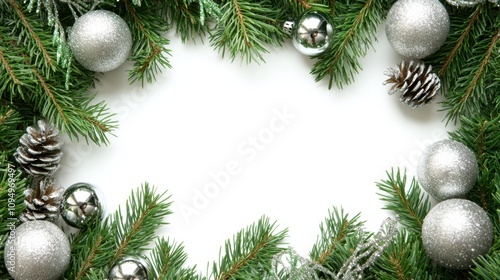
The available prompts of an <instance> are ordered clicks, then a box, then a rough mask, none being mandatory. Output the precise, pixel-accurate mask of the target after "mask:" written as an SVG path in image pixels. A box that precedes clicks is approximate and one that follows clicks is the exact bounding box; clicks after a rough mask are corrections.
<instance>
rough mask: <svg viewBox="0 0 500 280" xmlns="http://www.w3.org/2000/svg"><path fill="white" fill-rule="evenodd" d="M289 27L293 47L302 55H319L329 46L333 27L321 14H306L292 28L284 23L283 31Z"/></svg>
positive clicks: (315, 12)
mask: <svg viewBox="0 0 500 280" xmlns="http://www.w3.org/2000/svg"><path fill="white" fill-rule="evenodd" d="M287 26H288V27H287ZM290 27H291V30H290V32H291V36H292V42H293V45H294V46H295V48H296V49H297V50H298V51H299V52H300V53H302V54H305V55H309V56H315V55H319V54H321V53H323V52H324V51H325V50H326V49H327V48H328V47H329V46H330V44H331V41H332V36H333V27H332V24H331V22H330V19H329V18H328V16H327V15H325V14H323V13H320V12H317V11H309V12H306V13H304V14H303V15H302V16H301V17H299V18H298V19H297V20H296V21H295V22H294V23H293V25H292V26H290V22H287V23H285V26H284V29H285V30H287V29H289V28H290Z"/></svg>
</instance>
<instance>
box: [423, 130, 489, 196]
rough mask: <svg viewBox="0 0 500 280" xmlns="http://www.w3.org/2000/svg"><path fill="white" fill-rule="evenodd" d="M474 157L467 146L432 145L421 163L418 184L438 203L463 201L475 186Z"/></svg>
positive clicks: (437, 143)
mask: <svg viewBox="0 0 500 280" xmlns="http://www.w3.org/2000/svg"><path fill="white" fill-rule="evenodd" d="M478 172H479V169H478V166H477V160H476V156H475V154H474V153H473V152H472V151H471V150H470V149H469V148H468V147H467V146H465V145H464V144H462V143H460V142H457V141H453V140H441V141H438V142H435V143H433V144H431V145H429V146H428V147H427V148H426V149H425V150H424V152H423V153H422V156H421V157H420V159H419V161H418V166H417V178H418V182H419V183H420V185H421V186H422V188H424V189H425V190H426V191H427V193H429V194H430V195H431V196H432V197H434V198H435V199H437V200H445V199H449V198H460V197H464V196H465V194H466V193H468V192H469V191H470V190H471V189H472V188H473V187H474V185H475V184H476V181H477V176H478Z"/></svg>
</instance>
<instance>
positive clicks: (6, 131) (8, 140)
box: [0, 103, 33, 157]
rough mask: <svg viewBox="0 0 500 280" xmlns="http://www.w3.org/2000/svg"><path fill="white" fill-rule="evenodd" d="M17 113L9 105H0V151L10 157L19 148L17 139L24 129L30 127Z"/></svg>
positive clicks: (29, 122)
mask: <svg viewBox="0 0 500 280" xmlns="http://www.w3.org/2000/svg"><path fill="white" fill-rule="evenodd" d="M32 124H33V121H32V120H27V119H26V118H25V117H23V116H22V115H21V114H20V113H19V111H17V110H15V109H14V108H12V107H11V106H9V105H6V104H2V103H0V135H2V137H1V138H0V151H4V152H5V153H6V154H8V155H9V157H12V155H13V154H14V151H15V149H17V147H18V146H19V139H20V138H21V136H22V135H23V134H24V128H25V127H27V126H29V125H32Z"/></svg>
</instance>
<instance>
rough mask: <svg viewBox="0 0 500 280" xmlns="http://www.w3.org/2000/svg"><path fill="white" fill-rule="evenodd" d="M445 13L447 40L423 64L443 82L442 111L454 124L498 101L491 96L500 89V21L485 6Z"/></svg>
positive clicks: (488, 7) (496, 14)
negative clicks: (434, 71)
mask: <svg viewBox="0 0 500 280" xmlns="http://www.w3.org/2000/svg"><path fill="white" fill-rule="evenodd" d="M448 10H449V12H450V14H451V16H450V32H449V35H448V38H447V40H446V42H445V44H444V46H443V47H442V48H441V49H440V50H439V51H438V52H436V53H435V54H434V55H433V56H431V57H430V58H428V59H426V61H428V63H431V64H432V65H433V66H435V69H436V70H437V71H438V75H439V76H440V77H442V78H443V82H444V84H445V87H444V90H445V97H446V99H445V101H444V102H443V109H444V110H446V111H447V119H448V120H449V121H453V122H456V121H458V119H459V118H460V117H461V116H471V115H473V114H474V113H476V112H479V111H482V108H483V106H485V105H486V106H487V104H488V103H490V102H495V101H494V100H495V99H497V97H496V96H495V94H494V93H495V92H497V91H498V90H499V88H500V81H499V80H498V78H496V77H495V75H498V74H499V73H500V72H499V70H498V69H499V68H498V66H499V63H500V55H499V48H500V44H499V42H498V39H499V32H500V18H499V13H498V9H497V8H494V7H493V4H492V3H488V2H486V3H481V4H478V5H477V6H476V7H475V8H472V9H451V8H449V9H448ZM496 102H498V101H496ZM487 107H488V106H487Z"/></svg>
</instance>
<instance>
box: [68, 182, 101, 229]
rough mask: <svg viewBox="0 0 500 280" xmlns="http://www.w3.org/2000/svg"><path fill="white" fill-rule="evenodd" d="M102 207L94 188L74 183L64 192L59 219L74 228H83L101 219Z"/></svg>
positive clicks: (85, 184)
mask: <svg viewBox="0 0 500 280" xmlns="http://www.w3.org/2000/svg"><path fill="white" fill-rule="evenodd" d="M102 212H103V211H102V205H101V202H100V200H99V197H98V196H97V194H96V192H95V191H94V188H93V187H92V186H91V185H90V184H87V183H76V184H73V185H71V186H70V187H69V188H67V189H66V190H65V191H64V194H63V199H62V202H61V217H62V218H63V219H64V221H65V222H66V223H67V224H68V225H70V226H72V227H75V228H80V229H81V228H85V227H87V226H88V225H90V224H91V223H93V222H96V221H97V220H99V219H100V218H101V217H102Z"/></svg>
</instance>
